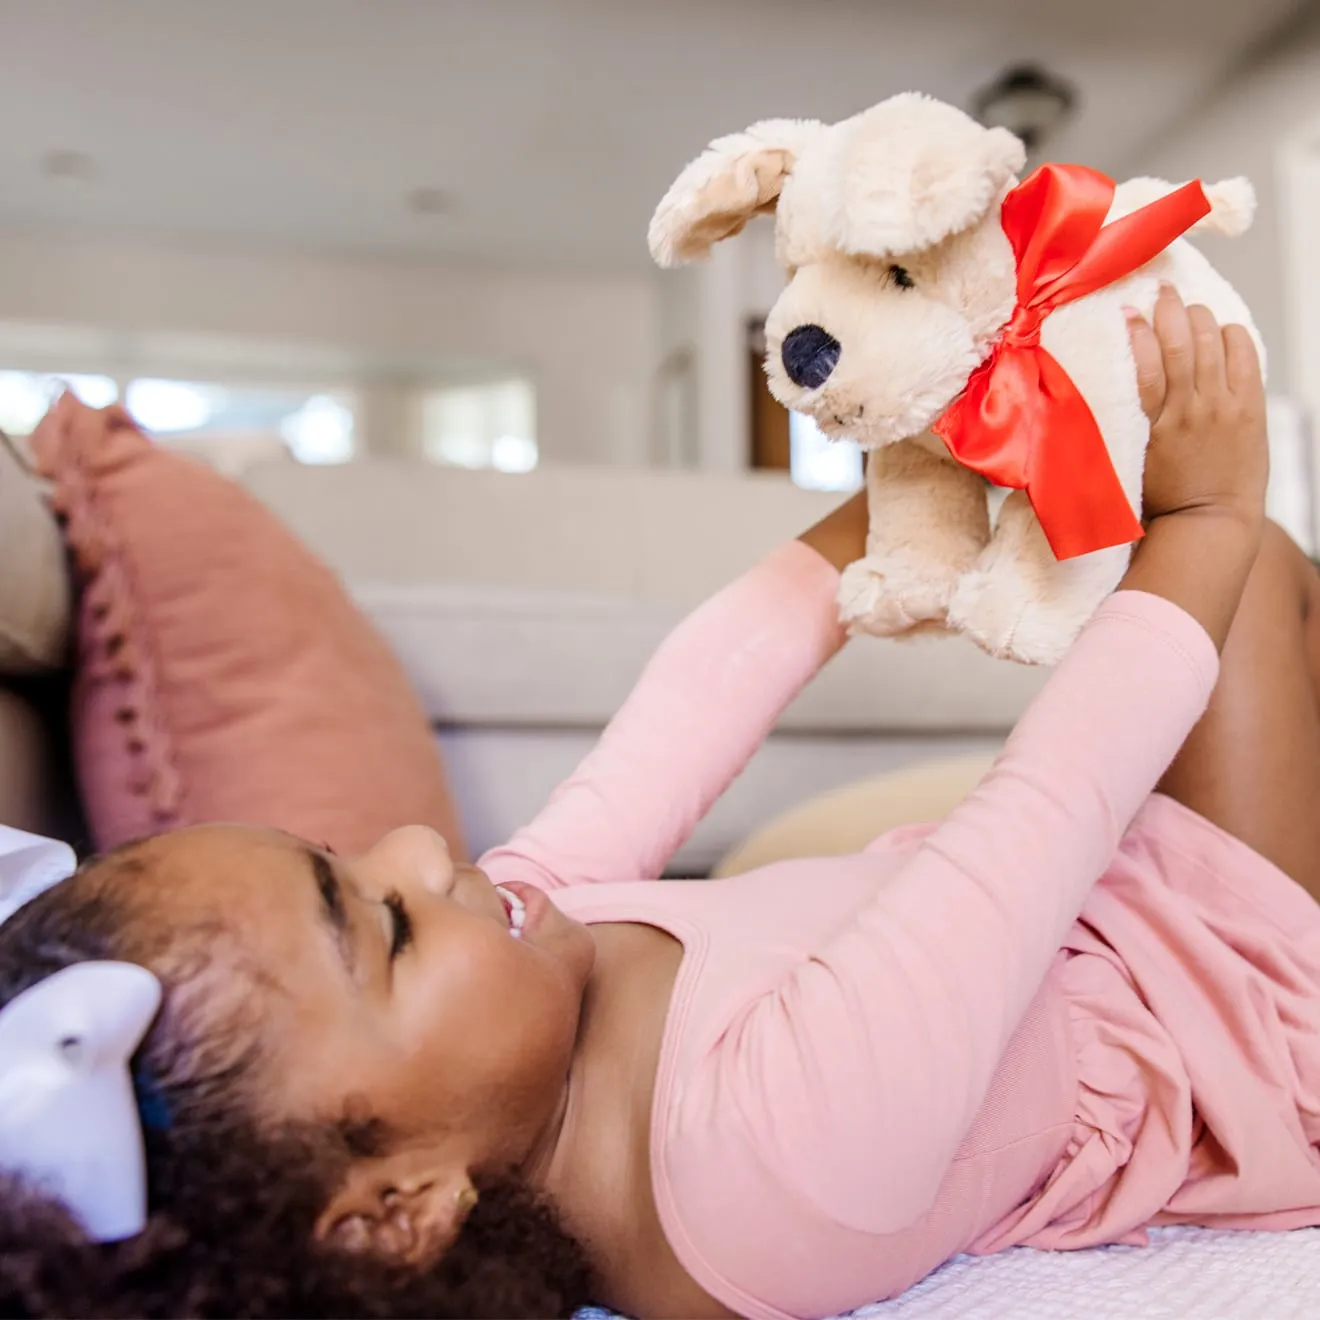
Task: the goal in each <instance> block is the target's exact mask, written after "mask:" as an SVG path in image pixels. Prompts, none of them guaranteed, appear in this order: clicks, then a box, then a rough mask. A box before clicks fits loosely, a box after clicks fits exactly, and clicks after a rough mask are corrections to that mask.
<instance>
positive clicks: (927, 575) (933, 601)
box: [839, 556, 956, 637]
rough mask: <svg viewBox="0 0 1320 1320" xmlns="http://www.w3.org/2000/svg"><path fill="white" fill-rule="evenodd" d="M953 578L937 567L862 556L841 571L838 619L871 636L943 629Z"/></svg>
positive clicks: (887, 635)
mask: <svg viewBox="0 0 1320 1320" xmlns="http://www.w3.org/2000/svg"><path fill="white" fill-rule="evenodd" d="M955 581H956V579H954V578H953V577H952V575H946V574H944V573H943V572H941V570H940V568H939V566H938V565H930V564H920V565H918V564H915V563H908V562H905V561H903V560H902V559H900V558H898V557H894V556H891V557H887V558H883V559H882V558H879V557H877V556H868V557H867V558H865V559H859V560H858V561H857V562H856V563H854V564H849V565H848V567H847V568H845V569H844V570H843V576H842V578H841V580H840V582H839V618H840V620H841V622H842V623H843V624H844V625H845V626H846V627H847V629H848V631H849V632H851V633H869V634H870V635H872V636H874V637H898V636H902V635H905V634H907V635H911V634H925V633H932V632H945V631H947V629H946V628H945V625H944V616H945V611H946V609H947V606H948V601H949V594H950V592H951V591H952V589H953V586H954V584H955Z"/></svg>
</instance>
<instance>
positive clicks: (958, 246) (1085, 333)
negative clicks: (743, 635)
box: [650, 93, 1263, 664]
mask: <svg viewBox="0 0 1320 1320" xmlns="http://www.w3.org/2000/svg"><path fill="white" fill-rule="evenodd" d="M1024 160H1025V153H1024V150H1023V147H1022V144H1021V143H1020V142H1019V141H1018V139H1017V138H1015V137H1013V136H1012V134H1010V133H1007V132H1005V131H1004V130H1003V129H998V128H994V129H988V128H985V127H983V126H982V125H980V124H978V123H976V122H975V121H974V120H973V119H971V118H969V117H968V116H967V115H965V114H963V113H962V112H961V111H960V110H957V109H955V108H953V107H952V106H949V105H945V104H943V103H941V102H939V101H935V100H932V99H931V98H930V97H926V96H922V95H920V94H917V93H904V94H902V95H900V96H894V97H891V98H890V99H889V100H887V101H882V102H881V103H880V104H879V105H877V106H873V107H872V108H871V109H870V110H866V111H863V112H862V113H861V114H859V115H856V116H854V117H853V118H852V119H847V120H844V121H843V122H842V123H839V124H833V125H828V126H827V125H824V124H820V123H815V122H812V121H802V120H770V121H766V122H764V123H761V124H757V125H754V126H753V127H752V128H750V129H748V130H747V131H746V132H745V133H738V134H734V135H732V136H730V137H725V138H720V139H719V140H718V141H716V142H714V143H713V144H712V145H711V146H710V147H709V148H708V149H707V151H706V152H705V153H703V154H702V155H701V156H700V157H698V158H697V160H695V161H694V162H693V163H692V164H691V165H689V166H688V167H687V169H685V170H684V171H683V173H682V174H681V175H680V176H679V177H678V179H677V180H676V181H675V182H674V185H673V186H672V187H671V188H670V190H669V192H668V193H667V195H666V196H665V198H664V200H663V201H662V202H661V203H660V206H659V208H658V209H657V211H656V213H655V216H654V218H653V219H652V222H651V229H650V244H651V252H652V254H653V255H654V257H655V259H656V260H657V262H659V263H660V264H661V265H662V266H670V265H675V264H678V263H680V262H685V261H693V260H699V259H701V258H703V257H705V256H707V255H708V254H709V252H710V249H711V247H712V246H713V244H715V243H717V242H719V240H720V239H722V238H727V237H729V236H730V235H732V234H736V233H738V232H739V231H740V230H741V229H742V228H743V227H744V225H746V224H747V222H748V221H749V220H750V219H751V218H752V217H753V216H755V215H757V214H763V213H771V212H773V213H774V215H775V224H776V250H777V253H778V256H779V260H780V263H781V264H782V265H783V267H784V269H785V271H786V273H787V276H788V282H787V284H786V286H785V288H784V290H783V293H782V294H781V295H780V297H779V300H778V301H777V302H776V303H775V305H774V307H773V309H772V310H771V312H770V316H769V319H768V321H767V324H766V343H767V355H766V364H765V367H766V374H767V377H768V379H769V383H770V389H771V391H772V392H773V394H774V396H775V397H776V398H777V399H778V400H779V401H780V402H781V403H782V404H784V406H785V407H787V408H790V409H793V410H795V411H797V412H802V413H805V414H807V415H808V416H810V417H812V418H814V419H815V421H816V422H817V424H818V425H819V426H820V427H821V429H822V430H823V431H824V432H825V433H826V434H827V435H829V436H830V437H832V438H834V439H838V440H851V441H854V442H855V443H857V444H859V445H861V446H862V447H863V448H865V449H868V450H871V451H873V452H872V454H871V461H870V463H869V464H868V471H867V492H868V501H869V510H870V532H869V537H868V544H867V553H866V556H865V557H864V558H863V559H861V560H859V561H858V562H857V563H855V564H853V565H851V566H850V567H849V568H848V570H847V571H846V572H845V573H844V576H843V583H842V585H841V588H840V608H841V612H842V617H843V619H844V621H845V622H846V623H847V624H848V626H849V628H850V629H852V630H853V631H855V632H866V633H873V634H876V635H879V636H901V635H918V634H925V633H932V632H934V633H946V632H961V633H964V634H966V635H967V636H968V637H970V638H971V639H972V640H973V641H975V642H976V643H977V644H978V645H979V646H981V647H982V648H983V649H984V650H986V651H988V652H989V653H990V654H991V655H996V656H1002V657H1005V658H1007V659H1012V660H1018V661H1021V662H1024V663H1028V664H1052V663H1054V662H1055V661H1057V660H1058V659H1059V657H1060V656H1061V655H1062V654H1063V652H1064V651H1065V650H1066V649H1067V647H1068V645H1069V644H1070V643H1071V642H1072V641H1073V639H1074V638H1075V637H1076V635H1077V633H1078V631H1079V630H1080V629H1081V627H1082V625H1083V624H1084V623H1085V622H1086V620H1087V619H1088V618H1089V617H1090V616H1091V614H1092V613H1093V612H1094V610H1095V609H1096V607H1097V606H1098V605H1099V603H1100V601H1101V600H1102V599H1103V598H1104V597H1105V596H1106V595H1107V594H1108V593H1109V592H1110V591H1112V590H1113V589H1114V587H1115V586H1116V585H1117V584H1118V581H1119V579H1120V578H1121V577H1122V575H1123V572H1124V569H1125V568H1126V565H1127V562H1128V558H1129V555H1130V548H1129V547H1126V546H1122V547H1117V548H1114V549H1110V550H1102V551H1099V552H1097V553H1095V554H1091V555H1084V556H1082V557H1080V558H1077V559H1071V560H1066V561H1063V562H1059V561H1056V560H1055V558H1054V556H1053V554H1052V553H1051V552H1050V549H1049V546H1048V544H1047V543H1046V541H1045V537H1044V534H1043V532H1042V531H1041V529H1040V525H1039V523H1038V522H1037V520H1036V516H1035V514H1034V513H1033V512H1032V509H1031V506H1030V503H1029V502H1028V500H1027V498H1026V496H1025V494H1023V493H1022V492H1020V491H1017V492H1013V493H1011V494H1009V495H1008V497H1007V499H1004V500H1002V503H1001V502H1000V501H999V500H996V499H993V498H992V494H993V493H992V492H991V490H990V488H989V487H988V486H987V484H986V482H985V481H984V480H982V479H981V478H980V477H978V476H976V475H975V474H974V473H971V472H969V471H967V470H966V469H965V468H962V467H960V466H959V465H958V464H956V463H954V462H953V460H952V459H951V458H950V457H949V454H948V452H947V450H946V449H945V448H944V445H943V444H942V442H940V441H939V440H938V439H937V438H936V437H935V436H934V435H933V434H932V433H931V432H930V429H929V428H930V426H931V424H932V423H933V422H935V421H936V420H937V419H938V418H939V417H940V415H941V414H942V413H943V412H944V410H945V409H946V408H947V407H948V406H949V404H950V403H952V402H953V400H954V399H955V398H956V397H957V396H958V394H959V393H961V391H962V389H963V387H964V386H965V385H966V384H967V380H968V377H969V376H970V375H971V373H972V372H973V371H974V370H975V369H976V367H977V366H978V365H979V364H980V363H981V362H982V361H983V360H984V359H985V358H986V357H987V356H988V354H989V353H990V351H991V349H992V348H993V346H994V344H995V342H996V340H997V339H998V337H999V336H1000V334H1001V333H1002V331H1003V330H1004V328H1005V326H1006V325H1007V323H1008V320H1009V318H1010V316H1011V315H1012V312H1013V306H1014V300H1015V294H1016V268H1015V263H1014V258H1013V252H1012V249H1011V248H1010V246H1009V243H1008V239H1007V238H1006V237H1005V235H1004V232H1003V229H1002V227H1001V225H1000V219H999V212H1000V206H1001V203H1002V201H1003V198H1004V196H1005V195H1006V193H1007V192H1008V191H1009V190H1010V189H1011V188H1012V187H1013V186H1014V185H1015V184H1016V183H1017V181H1018V174H1019V172H1020V171H1021V170H1022V168H1023V164H1024ZM1175 186H1176V185H1174V184H1171V183H1166V182H1164V181H1163V180H1160V179H1146V178H1142V179H1132V180H1129V181H1128V182H1126V183H1123V184H1120V185H1119V188H1118V191H1117V194H1116V196H1115V198H1114V204H1113V207H1112V209H1111V212H1110V219H1111V220H1112V219H1115V218H1117V217H1118V216H1120V215H1124V214H1126V213H1128V212H1129V211H1133V210H1136V209H1137V208H1139V207H1141V206H1144V205H1146V204H1147V203H1149V202H1152V201H1154V200H1155V199H1156V198H1158V197H1161V196H1163V195H1164V194H1166V193H1168V192H1171V191H1172V190H1173V188H1174V187H1175ZM1206 193H1207V195H1208V197H1209V199H1210V202H1211V207H1212V210H1211V213H1210V215H1208V216H1207V217H1206V218H1205V219H1204V220H1202V221H1201V222H1200V224H1198V225H1197V226H1196V228H1197V229H1198V230H1201V231H1204V232H1207V233H1218V234H1227V235H1236V234H1241V233H1242V232H1243V231H1244V230H1246V229H1247V227H1248V226H1249V225H1250V223H1251V219H1252V213H1253V211H1254V207H1255V195H1254V193H1253V191H1252V188H1251V185H1250V184H1249V183H1248V182H1247V181H1246V180H1245V179H1229V180H1226V181H1224V182H1222V183H1217V184H1211V185H1207V187H1206ZM1166 280H1167V281H1168V282H1170V283H1172V284H1173V285H1174V286H1175V287H1176V288H1177V289H1178V290H1179V292H1180V293H1181V294H1182V296H1183V298H1184V300H1185V301H1187V302H1189V303H1203V304H1205V305H1206V306H1208V307H1209V308H1210V310H1211V311H1212V312H1214V314H1215V316H1216V317H1217V318H1218V319H1219V320H1220V321H1221V322H1223V323H1228V322H1237V323H1240V324H1242V325H1245V326H1246V327H1247V328H1248V330H1250V332H1251V334H1252V337H1253V339H1255V341H1256V344H1257V348H1258V349H1261V352H1262V360H1263V348H1262V346H1261V344H1260V339H1259V335H1258V334H1257V333H1256V330H1255V327H1254V325H1253V323H1252V321H1251V316H1250V313H1249V312H1248V311H1247V308H1246V306H1245V304H1244V303H1243V302H1242V299H1241V298H1240V297H1238V295H1237V293H1236V292H1235V291H1234V290H1233V288H1232V287H1231V286H1230V285H1229V284H1228V282H1227V281H1226V280H1225V279H1224V278H1223V277H1222V276H1221V275H1219V274H1218V272H1217V271H1215V270H1214V268H1213V267H1212V266H1211V265H1210V263H1209V262H1208V261H1206V259H1205V258H1204V257H1203V256H1202V255H1201V253H1200V252H1198V251H1197V250H1196V249H1195V248H1194V247H1193V246H1192V245H1191V244H1190V243H1189V242H1187V241H1186V240H1185V239H1179V240H1177V241H1176V242H1175V243H1174V244H1172V246H1170V247H1169V248H1168V249H1166V250H1165V251H1164V252H1163V253H1161V254H1160V256H1158V257H1157V258H1156V259H1155V260H1154V261H1152V262H1151V263H1150V264H1149V265H1147V266H1145V267H1143V268H1142V269H1141V270H1139V271H1137V272H1136V273H1135V274H1133V275H1131V276H1129V277H1128V278H1126V279H1124V280H1121V281H1119V282H1118V283H1117V284H1113V285H1111V286H1109V287H1108V288H1105V289H1101V290H1099V291H1098V292H1096V293H1094V294H1091V295H1090V296H1088V297H1086V298H1083V299H1081V300H1079V301H1078V302H1076V303H1071V304H1069V305H1067V306H1066V307H1062V308H1060V309H1059V310H1058V311H1056V312H1053V313H1052V314H1051V315H1050V316H1048V317H1047V318H1046V320H1045V323H1044V329H1043V332H1042V343H1043V344H1044V346H1045V348H1046V349H1047V350H1048V351H1049V352H1050V353H1052V354H1053V355H1054V356H1055V357H1056V358H1057V359H1058V361H1059V362H1060V364H1061V365H1062V366H1063V368H1064V369H1065V370H1066V371H1067V372H1068V374H1069V375H1070V376H1071V377H1072V379H1073V381H1074V382H1075V383H1076V385H1077V387H1078V389H1079V390H1080V391H1081V393H1082V395H1083V396H1084V397H1085V399H1086V400H1087V402H1088V403H1089V405H1090V407H1091V410H1092V412H1093V413H1094V414H1095V418H1096V421H1097V423H1098V425H1099V427H1100V432H1101V434H1102V435H1103V436H1104V439H1105V442H1106V444H1107V445H1108V447H1109V452H1110V456H1111V458H1112V460H1113V463H1114V467H1115V470H1116V471H1117V472H1118V475H1119V478H1120V480H1121V481H1122V483H1123V488H1124V490H1125V491H1126V492H1127V496H1128V499H1129V500H1130V501H1131V503H1132V505H1133V507H1134V509H1136V510H1137V511H1138V512H1139V511H1140V499H1141V479H1142V469H1143V463H1144V456H1145V449H1146V443H1147V440H1148V438H1149V428H1148V426H1147V423H1146V419H1145V417H1144V416H1143V414H1142V411H1141V407H1140V404H1139V402H1138V399H1137V389H1136V379H1135V370H1134V366H1133V362H1132V355H1131V351H1130V348H1129V345H1128V338H1127V328H1126V325H1125V322H1124V317H1123V311H1122V308H1123V305H1124V304H1130V305H1132V306H1134V307H1136V308H1137V309H1138V310H1139V311H1141V312H1143V313H1146V314H1149V313H1150V312H1151V310H1152V308H1153V307H1154V303H1155V297H1156V294H1157V292H1158V289H1159V284H1160V282H1161V281H1166ZM794 332H798V333H797V334H795V333H794ZM790 337H792V338H790ZM822 343H823V344H825V345H826V347H825V348H824V349H820V348H819V347H818V346H819V345H821V344H822ZM804 344H805V345H806V347H805V348H804V347H803V345H804ZM995 505H999V507H998V510H997V513H995V514H994V515H993V516H992V508H993V506H995Z"/></svg>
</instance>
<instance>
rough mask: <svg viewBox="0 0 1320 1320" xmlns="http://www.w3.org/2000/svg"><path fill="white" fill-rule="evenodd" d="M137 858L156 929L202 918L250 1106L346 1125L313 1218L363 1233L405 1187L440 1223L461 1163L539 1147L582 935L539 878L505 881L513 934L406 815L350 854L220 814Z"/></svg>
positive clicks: (567, 1040) (493, 1168)
mask: <svg viewBox="0 0 1320 1320" xmlns="http://www.w3.org/2000/svg"><path fill="white" fill-rule="evenodd" d="M136 856H137V857H138V858H140V859H141V861H142V862H143V863H144V864H145V865H143V867H142V868H141V872H140V879H135V880H134V881H133V885H134V896H135V898H136V897H141V898H142V899H143V906H144V907H145V909H146V910H147V911H148V912H149V913H150V914H151V915H150V916H149V917H147V918H146V920H147V921H148V922H149V923H150V925H151V927H152V930H153V932H156V933H163V934H165V935H168V933H169V932H170V930H172V929H175V928H183V927H191V928H193V929H197V928H198V927H199V926H200V927H201V928H202V929H204V930H206V931H207V932H208V945H207V947H208V949H209V951H210V955H209V960H208V965H207V967H206V968H205V969H203V971H202V973H201V975H202V978H203V982H202V983H203V984H205V983H207V982H209V980H210V977H212V976H214V975H216V974H217V973H218V974H219V975H220V976H222V977H223V976H225V975H226V973H232V975H231V976H230V977H229V980H230V983H231V985H241V986H242V987H243V994H244V996H245V997H246V996H250V997H251V998H250V999H248V998H245V1001H244V1006H245V1008H246V1009H247V1010H248V1013H245V1015H244V1018H243V1020H244V1021H245V1022H246V1021H249V1020H250V1021H253V1022H254V1023H256V1024H258V1025H257V1029H258V1030H259V1032H260V1036H261V1046H262V1056H263V1061H262V1064H261V1065H260V1071H259V1073H258V1078H259V1082H258V1095H257V1104H258V1107H259V1112H261V1114H262V1116H263V1117H268V1118H272V1119H274V1120H277V1121H278V1120H285V1119H290V1120H295V1121H307V1120H312V1121H317V1122H322V1123H324V1122H331V1123H339V1124H342V1125H343V1130H344V1131H345V1133H346V1134H352V1135H351V1137H350V1148H352V1149H354V1150H355V1151H356V1152H357V1154H358V1155H359V1156H360V1159H359V1161H358V1170H359V1172H360V1173H361V1174H362V1176H361V1177H360V1178H358V1179H357V1180H356V1181H355V1182H354V1184H353V1189H352V1195H348V1194H347V1193H346V1199H345V1202H344V1205H343V1206H342V1207H341V1209H342V1214H340V1215H338V1217H336V1216H335V1215H332V1216H331V1220H330V1222H328V1223H327V1225H326V1228H327V1230H328V1231H334V1230H335V1229H336V1228H338V1227H343V1226H347V1227H349V1228H352V1229H355V1230H358V1232H356V1233H354V1234H346V1240H347V1239H348V1238H349V1237H357V1236H360V1231H361V1229H362V1224H363V1222H366V1223H367V1224H372V1223H374V1220H373V1219H372V1215H373V1214H374V1212H375V1209H377V1208H379V1209H381V1211H382V1213H386V1214H387V1216H388V1213H390V1212H391V1207H393V1208H394V1211H397V1207H398V1206H399V1205H400V1204H401V1198H402V1197H404V1196H405V1195H406V1194H408V1193H409V1189H412V1188H415V1187H425V1188H427V1189H432V1190H433V1192H434V1196H435V1198H437V1199H436V1206H438V1207H439V1208H438V1209H437V1208H436V1206H433V1207H431V1209H430V1210H428V1211H427V1213H428V1214H430V1218H431V1220H437V1222H438V1220H443V1219H446V1218H447V1216H448V1215H449V1211H448V1209H447V1207H448V1206H449V1204H450V1202H451V1201H452V1200H454V1198H455V1196H456V1195H457V1199H458V1202H459V1203H460V1204H461V1202H462V1195H463V1189H464V1188H466V1187H467V1185H468V1179H469V1178H470V1177H477V1178H479V1177H480V1176H481V1175H482V1174H483V1173H487V1172H490V1173H494V1172H506V1171H508V1170H510V1169H513V1168H516V1167H519V1166H522V1165H525V1164H526V1162H527V1161H528V1160H529V1159H530V1158H531V1157H533V1156H534V1155H537V1154H538V1153H539V1152H540V1150H541V1148H542V1147H543V1145H545V1144H547V1143H551V1142H552V1141H553V1136H554V1130H555V1128H556V1125H557V1124H558V1123H559V1122H560V1121H562V1113H563V1107H564V1105H565V1103H566V1094H567V1090H566V1088H567V1079H568V1072H569V1065H570V1062H571V1060H572V1056H573V1048H574V1041H575V1038H576V1034H577V1028H578V1017H579V1011H580V1008H581V1004H582V998H583V993H584V991H585V988H586V984H587V980H588V977H589V976H590V973H591V970H592V966H593V963H594V959H595V944H594V941H593V940H592V937H591V935H590V933H589V932H588V931H587V929H586V928H585V927H584V926H582V925H580V924H578V923H577V922H574V921H572V920H570V919H569V918H567V917H565V916H564V915H563V914H562V913H560V912H559V910H558V909H557V908H556V907H555V906H554V905H553V904H552V903H550V902H549V901H548V900H547V899H546V898H545V896H544V895H543V894H541V893H540V892H539V891H537V890H535V889H533V888H531V887H530V886H528V887H525V888H524V887H522V886H518V887H517V896H518V897H520V898H521V899H522V900H523V902H524V903H525V908H526V912H525V920H524V922H523V927H522V930H521V932H520V933H517V932H516V931H515V929H514V924H515V920H516V919H514V920H511V913H510V903H509V902H508V901H507V900H506V899H505V897H504V896H502V893H501V891H499V890H496V889H495V888H494V886H493V885H492V884H491V882H490V881H489V880H488V879H487V878H486V876H485V875H484V874H483V873H482V872H481V871H479V870H478V869H477V868H475V867H472V866H462V865H455V864H454V863H453V861H452V860H451V859H450V856H449V850H448V848H447V847H446V845H445V842H444V840H443V839H442V838H441V837H440V836H439V835H438V834H436V833H434V832H433V831H431V830H429V829H425V828H422V827H409V828H407V829H401V830H396V831H395V832H394V833H392V834H389V835H386V836H385V838H383V839H382V840H381V841H380V842H379V843H377V844H376V846H375V847H374V848H372V849H371V850H370V851H369V852H366V853H363V854H362V855H361V856H358V857H337V856H334V855H332V854H330V853H329V852H327V851H326V850H324V849H321V848H315V847H311V846H309V845H307V844H304V843H302V842H300V841H298V840H295V839H293V838H291V837H289V836H287V835H283V834H279V833H276V832H274V831H268V830H261V829H253V828H245V827H237V826H204V827H198V828H195V829H189V830H180V831H177V832H175V833H173V834H169V835H164V836H161V837H160V838H158V839H155V840H152V841H150V842H148V843H146V844H144V845H142V847H141V848H140V849H139V850H137V852H136ZM135 869H136V868H135ZM139 885H144V886H150V893H149V894H145V895H144V894H143V892H142V890H141V889H139V888H138V886H139ZM512 906H513V907H514V908H516V907H517V903H516V902H515V903H514V904H513V905H512ZM162 924H163V925H164V931H163V932H162V931H161V925H162ZM210 932H214V936H213V937H211V936H210V935H209V933H210ZM215 989H216V991H217V993H220V994H224V988H223V985H221V986H217V987H215ZM373 1171H374V1172H373ZM377 1175H378V1176H377ZM455 1189H457V1192H456V1191H455ZM391 1197H392V1198H393V1200H391ZM442 1203H443V1204H442ZM396 1217H397V1214H396ZM437 1217H438V1218H437ZM451 1227H452V1226H451V1225H447V1224H443V1223H442V1224H439V1227H438V1229H437V1231H438V1232H441V1233H443V1232H447V1231H449V1228H451ZM405 1245H410V1246H412V1247H416V1248H417V1249H418V1250H420V1248H421V1246H422V1245H424V1244H422V1243H419V1242H416V1241H410V1243H408V1244H405Z"/></svg>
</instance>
